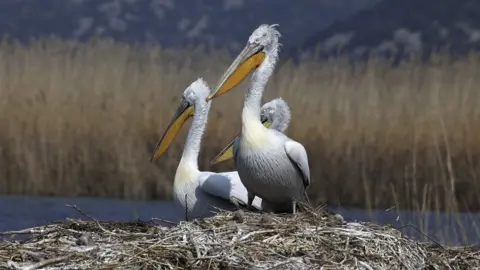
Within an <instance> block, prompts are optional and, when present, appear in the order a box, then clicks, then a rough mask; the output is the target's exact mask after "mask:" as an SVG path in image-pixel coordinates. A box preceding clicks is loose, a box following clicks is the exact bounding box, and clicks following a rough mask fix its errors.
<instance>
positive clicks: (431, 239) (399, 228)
mask: <svg viewBox="0 0 480 270" xmlns="http://www.w3.org/2000/svg"><path fill="white" fill-rule="evenodd" d="M406 227H411V228H413V229H415V230H416V231H417V232H419V233H420V234H421V235H423V236H425V237H427V238H428V239H429V240H430V241H432V242H433V243H435V244H436V245H438V246H439V247H441V248H442V249H445V247H443V246H442V245H441V244H440V243H439V242H437V241H436V240H435V239H433V238H432V237H430V236H429V235H428V234H426V233H424V232H422V230H420V229H419V228H417V227H416V226H415V225H413V224H412V223H411V222H408V224H407V225H403V226H400V227H398V228H397V230H401V229H403V228H406Z"/></svg>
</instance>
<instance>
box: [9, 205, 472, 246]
mask: <svg viewBox="0 0 480 270" xmlns="http://www.w3.org/2000/svg"><path fill="white" fill-rule="evenodd" d="M66 204H70V205H76V206H77V207H78V208H79V209H81V210H82V211H84V212H86V213H87V214H89V215H90V216H92V217H94V218H96V219H98V220H110V221H133V220H135V219H136V218H139V219H140V220H142V221H148V220H150V219H151V218H154V217H156V218H161V219H165V220H170V221H179V220H181V216H178V215H177V214H176V211H175V209H174V207H173V204H172V203H171V202H166V201H125V200H111V199H92V198H41V197H14V196H3V197H0V205H1V207H0V231H7V230H20V229H24V228H27V227H32V226H39V225H44V224H46V223H50V222H52V221H61V220H65V218H67V217H68V218H80V219H86V218H85V217H84V216H83V215H82V214H81V213H79V212H78V211H77V210H75V209H74V208H70V207H67V206H66ZM329 210H330V211H332V212H335V213H339V214H341V215H342V216H343V217H344V219H345V220H346V221H373V222H378V223H381V224H391V225H392V226H393V227H396V228H399V227H401V226H405V225H408V224H412V225H413V226H415V227H417V228H422V230H424V231H423V233H424V234H427V235H428V236H429V237H430V238H432V239H433V241H436V242H438V243H441V244H446V245H468V244H480V213H475V214H472V213H460V214H444V213H437V212H429V213H416V212H411V211H396V210H395V209H393V210H390V211H385V210H382V211H375V212H373V213H369V212H368V211H366V210H362V209H352V208H350V209H346V208H332V207H329ZM425 228H426V229H425ZM401 231H402V232H404V233H405V234H406V235H408V236H410V237H413V238H417V239H421V240H425V241H426V240H428V239H426V238H425V237H424V234H422V233H419V232H418V231H416V230H415V229H414V228H413V227H412V226H410V227H405V228H403V229H401ZM422 238H423V239H422Z"/></svg>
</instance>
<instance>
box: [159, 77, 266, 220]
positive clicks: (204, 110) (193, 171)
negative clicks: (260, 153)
mask: <svg viewBox="0 0 480 270" xmlns="http://www.w3.org/2000/svg"><path fill="white" fill-rule="evenodd" d="M209 93H210V88H209V87H208V85H207V83H206V82H205V81H204V80H203V79H202V78H199V79H197V80H196V81H194V82H193V83H191V84H190V85H189V86H188V87H187V88H186V89H185V91H184V92H183V95H182V97H181V99H180V104H179V106H178V109H177V111H176V113H175V116H174V117H173V119H172V120H171V122H170V124H169V125H168V127H167V129H166V131H165V132H164V134H163V136H162V137H161V139H160V140H159V142H158V144H157V146H156V147H155V150H154V152H153V155H152V158H151V159H150V162H153V161H154V160H156V159H158V158H159V157H160V156H161V155H162V154H163V153H165V152H166V150H167V149H168V147H169V145H170V144H171V142H172V141H173V140H174V138H175V137H176V135H177V134H178V132H179V131H180V129H181V128H182V126H183V124H184V123H185V122H186V121H187V120H188V119H189V118H190V117H193V120H192V125H191V127H190V129H189V131H188V135H187V140H186V143H185V146H184V149H183V154H182V157H181V159H180V163H179V165H178V167H177V171H176V174H175V180H174V182H173V200H174V202H175V205H176V206H177V207H178V208H179V212H180V213H181V214H182V215H183V214H185V218H186V219H187V220H189V219H196V218H204V217H209V216H212V215H214V214H215V211H217V210H216V209H215V207H216V208H220V209H223V210H227V211H232V210H236V209H238V206H239V205H242V204H243V205H246V204H247V203H248V193H247V190H246V189H245V187H244V186H243V184H242V182H241V180H240V178H239V176H238V173H237V172H236V171H233V172H222V173H214V172H202V171H200V170H199V169H198V154H199V152H200V143H201V140H202V136H203V133H204V130H205V126H206V124H207V117H208V112H209V110H210V106H211V102H210V101H209V102H207V101H206V97H207V95H208V94H209ZM256 199H258V198H256ZM261 205H262V203H261V200H260V199H258V200H256V201H255V203H254V205H253V207H254V208H256V209H258V210H259V209H261Z"/></svg>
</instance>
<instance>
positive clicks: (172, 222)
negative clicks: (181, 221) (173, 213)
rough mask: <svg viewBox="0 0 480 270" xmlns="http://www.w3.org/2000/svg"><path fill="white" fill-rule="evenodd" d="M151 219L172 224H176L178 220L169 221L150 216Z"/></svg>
mask: <svg viewBox="0 0 480 270" xmlns="http://www.w3.org/2000/svg"><path fill="white" fill-rule="evenodd" d="M152 221H160V222H165V223H168V224H172V225H178V222H174V221H170V220H166V219H161V218H152Z"/></svg>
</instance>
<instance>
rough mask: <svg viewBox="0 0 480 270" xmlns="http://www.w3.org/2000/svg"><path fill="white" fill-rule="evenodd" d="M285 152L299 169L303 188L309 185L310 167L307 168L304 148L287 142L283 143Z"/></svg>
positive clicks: (293, 142) (298, 144)
mask: <svg viewBox="0 0 480 270" xmlns="http://www.w3.org/2000/svg"><path fill="white" fill-rule="evenodd" d="M285 152H287V155H288V157H289V158H290V160H291V161H293V163H295V165H297V167H298V168H299V169H300V171H301V172H302V174H303V184H304V185H305V187H308V186H309V185H310V167H309V166H308V157H307V151H306V150H305V147H303V145H301V144H300V143H298V142H295V141H287V142H286V143H285Z"/></svg>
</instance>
